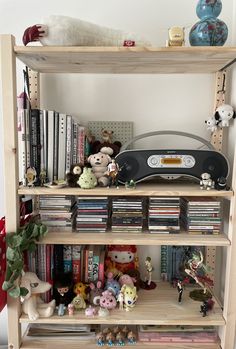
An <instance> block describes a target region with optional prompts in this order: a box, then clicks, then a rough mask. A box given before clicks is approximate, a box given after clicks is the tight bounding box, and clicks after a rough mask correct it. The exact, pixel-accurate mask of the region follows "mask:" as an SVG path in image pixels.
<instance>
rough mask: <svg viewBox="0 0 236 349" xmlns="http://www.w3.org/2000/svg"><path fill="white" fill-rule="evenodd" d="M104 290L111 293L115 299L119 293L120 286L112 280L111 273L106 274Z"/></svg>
mask: <svg viewBox="0 0 236 349" xmlns="http://www.w3.org/2000/svg"><path fill="white" fill-rule="evenodd" d="M105 290H108V291H110V292H112V294H113V295H114V296H115V297H117V296H118V294H119V292H120V284H119V282H118V281H116V280H115V279H114V278H113V273H111V272H109V273H108V274H107V281H106V284H105Z"/></svg>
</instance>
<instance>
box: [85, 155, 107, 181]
mask: <svg viewBox="0 0 236 349" xmlns="http://www.w3.org/2000/svg"><path fill="white" fill-rule="evenodd" d="M88 162H89V163H90V165H91V166H92V169H93V173H94V175H95V176H96V178H97V181H98V184H99V185H100V186H101V187H107V186H108V183H109V178H108V177H107V175H106V173H107V165H108V164H109V163H110V162H111V158H110V156H109V155H108V154H106V153H103V152H99V153H97V154H93V155H90V156H89V157H88Z"/></svg>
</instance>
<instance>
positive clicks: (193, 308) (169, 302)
mask: <svg viewBox="0 0 236 349" xmlns="http://www.w3.org/2000/svg"><path fill="white" fill-rule="evenodd" d="M190 290H191V288H190V287H187V288H186V289H185V291H184V294H183V302H182V304H179V303H178V301H177V298H178V292H177V289H176V288H173V287H172V286H170V284H169V283H164V282H160V283H158V284H157V288H156V289H155V290H150V291H146V290H140V291H139V292H138V297H139V298H138V300H137V304H136V306H135V308H133V309H132V310H131V311H128V312H127V311H122V310H119V309H114V310H112V311H111V312H110V315H109V316H108V317H107V318H101V317H98V316H94V317H86V316H85V315H84V311H81V312H78V313H77V314H75V315H74V316H69V315H65V316H63V317H61V316H58V315H54V316H52V317H50V318H46V319H42V318H41V319H39V320H36V321H29V319H28V317H27V316H26V315H22V316H21V317H20V322H21V323H23V322H28V323H49V324H59V323H62V322H63V324H79V323H80V324H107V325H110V324H120V325H122V324H126V325H131V324H133V325H138V324H140V325H209V326H220V325H225V320H224V318H223V315H222V310H221V307H220V305H219V304H218V303H217V301H215V306H214V309H213V311H211V312H209V314H208V316H206V317H202V316H201V314H200V312H199V310H200V304H201V303H200V302H196V301H193V300H192V299H191V298H190V297H189V291H190Z"/></svg>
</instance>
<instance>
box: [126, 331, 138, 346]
mask: <svg viewBox="0 0 236 349" xmlns="http://www.w3.org/2000/svg"><path fill="white" fill-rule="evenodd" d="M127 339H128V343H129V344H135V343H136V334H135V333H134V332H133V331H129V332H128V334H127Z"/></svg>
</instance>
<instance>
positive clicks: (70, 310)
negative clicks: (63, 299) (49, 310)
mask: <svg viewBox="0 0 236 349" xmlns="http://www.w3.org/2000/svg"><path fill="white" fill-rule="evenodd" d="M67 308H68V314H69V315H70V316H72V315H74V310H75V308H74V304H72V303H70V304H68V307H67Z"/></svg>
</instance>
